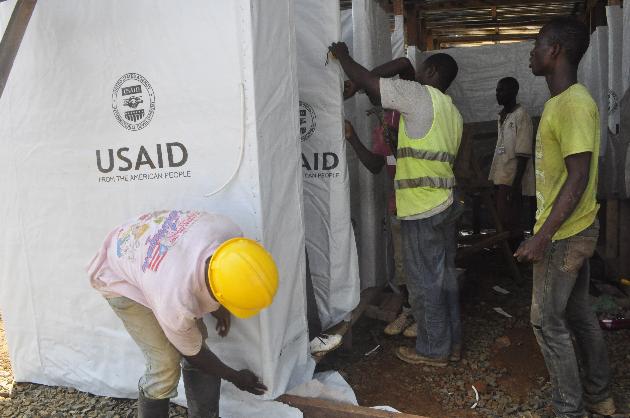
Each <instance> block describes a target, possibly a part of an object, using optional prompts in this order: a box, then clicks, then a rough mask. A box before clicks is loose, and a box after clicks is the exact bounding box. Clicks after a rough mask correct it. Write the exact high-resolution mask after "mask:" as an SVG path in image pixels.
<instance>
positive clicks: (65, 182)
mask: <svg viewBox="0 0 630 418" xmlns="http://www.w3.org/2000/svg"><path fill="white" fill-rule="evenodd" d="M5 7H6V5H5V4H0V9H3V8H5ZM291 7H292V2H291V1H289V0H264V1H262V0H257V1H254V0H252V1H250V0H238V1H234V2H213V3H212V4H208V2H205V1H203V0H191V1H190V2H187V4H186V7H182V5H180V4H179V3H175V2H171V1H166V0H160V1H155V0H142V1H135V2H122V1H110V2H102V1H98V0H47V1H42V2H39V3H38V5H37V7H36V8H35V12H34V14H33V17H32V18H31V21H30V24H29V27H28V30H27V32H26V34H25V37H24V40H23V42H22V46H21V49H20V52H19V54H18V56H17V58H16V61H15V64H14V67H13V71H12V73H11V76H10V77H9V80H8V85H7V88H6V89H5V91H4V95H3V97H2V100H1V102H0V146H1V147H2V148H3V150H5V151H4V152H2V153H1V154H0V191H1V193H2V195H3V199H2V202H1V203H0V214H1V216H0V219H1V221H0V223H1V227H2V229H3V231H4V232H3V233H4V239H3V240H2V242H1V243H0V258H1V259H2V260H4V261H3V263H2V264H1V267H0V307H1V308H2V313H3V320H4V321H5V329H6V333H7V339H8V345H9V350H10V357H11V363H12V366H13V371H14V374H15V378H16V380H18V381H31V382H36V383H43V384H48V385H62V386H70V387H75V388H77V389H80V390H84V391H88V392H92V393H95V394H99V395H107V396H116V397H135V396H136V395H137V381H138V378H139V376H140V375H141V374H142V372H143V368H144V360H143V358H142V355H141V353H140V350H139V349H138V348H137V347H136V346H135V344H134V343H133V342H132V340H131V338H130V337H129V336H128V334H127V333H126V331H125V330H124V329H123V326H122V324H121V323H120V321H119V320H118V318H116V316H115V315H114V313H113V312H112V311H111V309H110V308H109V307H108V305H107V303H106V302H105V300H103V298H101V297H100V295H99V294H98V293H97V292H96V291H94V290H93V289H92V288H91V287H90V285H89V283H88V278H87V275H86V272H85V265H86V264H87V262H88V261H89V260H90V259H91V257H92V256H93V254H94V252H95V251H96V249H97V248H98V247H99V245H100V243H101V240H102V239H103V237H104V236H105V234H106V232H107V231H109V230H110V228H111V227H112V225H116V224H118V223H119V222H121V221H123V220H125V219H128V218H129V217H131V216H133V215H136V214H137V213H140V212H143V211H148V210H155V209H162V208H181V209H201V210H207V211H213V212H218V213H222V214H225V215H228V216H230V217H231V218H232V219H234V220H235V221H236V222H237V223H238V224H239V225H240V226H241V227H242V229H243V230H244V231H245V233H246V235H248V236H250V237H253V238H255V239H258V240H261V241H262V242H263V243H264V245H265V246H267V247H268V248H269V249H270V251H271V252H272V253H273V255H274V258H275V259H276V261H277V263H278V266H279V270H280V288H279V290H278V294H277V296H276V299H275V302H274V304H273V305H272V306H271V307H270V308H269V309H268V310H266V311H264V312H263V313H262V314H261V315H259V316H257V317H254V318H251V319H248V320H237V319H234V320H233V325H232V329H231V331H230V335H229V336H228V337H227V338H225V339H220V338H219V337H217V336H216V335H214V333H212V332H211V336H210V337H209V340H208V344H209V346H210V347H212V349H213V351H215V352H216V353H217V355H218V356H219V357H220V358H221V359H223V360H224V361H225V362H226V363H227V364H229V365H230V366H232V367H234V368H250V369H251V370H253V371H254V372H255V373H257V374H258V375H259V376H261V377H262V380H263V381H264V382H265V384H267V386H268V387H269V389H270V390H269V392H268V393H267V395H266V396H267V397H275V396H277V395H279V394H281V393H283V392H284V391H285V390H286V389H287V388H288V387H292V386H295V385H298V384H301V383H303V382H305V381H308V380H310V378H311V376H312V371H313V362H312V360H311V359H310V356H308V338H307V333H306V314H305V307H304V301H305V292H304V275H305V269H304V229H303V220H302V210H301V205H302V185H301V175H302V171H301V162H300V151H301V150H300V147H299V143H298V142H297V141H296V137H297V135H298V125H297V120H298V110H297V109H298V97H297V79H296V65H295V62H294V61H292V60H291V59H287V57H294V56H295V53H296V51H295V42H294V40H295V38H294V34H293V30H294V27H293V11H292V8H291ZM269 45H274V48H272V49H270V48H269ZM218 57H220V59H219V58H218ZM324 58H325V57H324V54H322V56H321V62H322V64H323V59H324ZM254 69H256V71H254ZM123 89H126V90H124V91H123ZM130 92H131V93H134V92H135V93H142V96H141V97H140V98H141V99H142V101H141V102H139V101H138V100H134V103H131V102H127V103H126V105H125V104H122V103H121V102H120V101H119V100H118V98H119V97H121V95H125V94H126V93H130ZM151 92H152V93H151ZM136 96H138V94H136ZM134 105H135V107H134ZM126 112H131V113H126ZM149 114H151V117H149ZM99 157H100V161H99ZM232 176H233V181H232V182H230V183H229V184H228V185H227V187H225V188H224V189H223V190H222V191H221V192H219V193H217V194H214V195H213V196H211V197H209V198H208V197H205V195H206V194H208V193H210V192H212V191H216V190H217V189H218V188H219V187H220V186H222V185H224V184H225V183H226V182H227V181H228V179H230V178H231V177H232ZM207 321H208V325H209V329H210V330H213V329H214V326H213V325H214V324H213V323H212V321H213V319H210V318H208V319H207ZM225 386H226V385H224V389H226V390H227V392H226V393H227V395H226V396H224V397H223V398H222V405H223V406H225V408H224V410H223V411H222V416H226V417H233V416H241V415H239V414H238V413H237V412H235V411H234V410H232V411H230V408H231V407H230V405H237V406H238V405H239V402H240V401H239V400H238V399H234V397H233V396H231V395H230V390H229V388H225ZM228 386H229V385H228ZM179 393H180V395H179V397H178V398H177V401H178V402H183V393H184V392H183V389H182V387H181V386H180V390H179ZM226 408H227V409H226ZM282 409H285V408H284V407H283V408H282ZM271 416H278V417H280V416H297V415H295V411H292V412H291V414H289V415H282V414H280V413H279V414H277V415H271Z"/></svg>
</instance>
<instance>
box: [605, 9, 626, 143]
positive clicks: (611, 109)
mask: <svg viewBox="0 0 630 418" xmlns="http://www.w3.org/2000/svg"><path fill="white" fill-rule="evenodd" d="M606 20H607V21H608V129H609V130H610V131H611V132H612V133H614V134H616V133H618V132H619V113H620V112H619V110H620V109H619V102H620V101H621V97H622V96H623V83H622V76H621V74H622V69H621V62H622V55H623V47H622V43H623V12H622V10H621V7H620V6H606Z"/></svg>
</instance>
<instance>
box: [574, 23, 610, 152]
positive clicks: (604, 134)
mask: <svg viewBox="0 0 630 418" xmlns="http://www.w3.org/2000/svg"><path fill="white" fill-rule="evenodd" d="M578 81H579V82H580V83H582V84H584V86H586V88H587V89H588V91H589V92H590V93H591V96H593V99H594V100H595V103H597V107H598V109H599V118H600V130H601V149H600V155H601V156H602V157H603V156H605V155H606V146H607V144H608V140H607V138H608V27H606V26H600V27H598V28H597V29H595V31H594V32H593V33H592V34H591V42H590V45H589V47H588V50H587V51H586V53H585V54H584V57H583V58H582V61H581V62H580V67H579V68H578Z"/></svg>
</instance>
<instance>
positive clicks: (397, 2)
mask: <svg viewBox="0 0 630 418" xmlns="http://www.w3.org/2000/svg"><path fill="white" fill-rule="evenodd" d="M393 6H394V14H395V15H398V16H402V15H403V14H404V2H403V0H394V4H393Z"/></svg>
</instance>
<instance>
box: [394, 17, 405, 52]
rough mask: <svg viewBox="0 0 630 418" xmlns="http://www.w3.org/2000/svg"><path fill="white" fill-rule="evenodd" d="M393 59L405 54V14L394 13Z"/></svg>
mask: <svg viewBox="0 0 630 418" xmlns="http://www.w3.org/2000/svg"><path fill="white" fill-rule="evenodd" d="M391 41H392V59H395V58H401V57H404V56H405V25H404V16H402V15H394V30H393V31H392V35H391Z"/></svg>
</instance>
